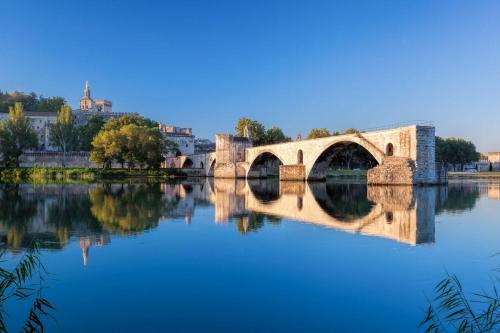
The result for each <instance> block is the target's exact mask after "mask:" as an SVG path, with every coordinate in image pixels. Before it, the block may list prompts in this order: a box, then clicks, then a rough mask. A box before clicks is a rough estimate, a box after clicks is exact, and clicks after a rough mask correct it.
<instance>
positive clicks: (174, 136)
mask: <svg viewBox="0 0 500 333" xmlns="http://www.w3.org/2000/svg"><path fill="white" fill-rule="evenodd" d="M158 127H159V129H160V132H161V133H162V134H163V137H164V138H165V139H166V140H169V141H172V142H175V143H176V144H177V146H178V147H179V151H180V153H181V154H182V155H193V154H194V147H195V138H194V135H193V130H192V129H191V128H184V127H177V126H170V125H166V124H160V125H159V126H158Z"/></svg>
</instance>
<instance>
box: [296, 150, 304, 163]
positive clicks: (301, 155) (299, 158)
mask: <svg viewBox="0 0 500 333" xmlns="http://www.w3.org/2000/svg"><path fill="white" fill-rule="evenodd" d="M303 163H304V152H302V149H299V151H298V152H297V164H303Z"/></svg>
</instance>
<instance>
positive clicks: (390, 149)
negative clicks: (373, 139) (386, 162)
mask: <svg viewBox="0 0 500 333" xmlns="http://www.w3.org/2000/svg"><path fill="white" fill-rule="evenodd" d="M385 154H386V155H387V156H392V155H394V145H393V144H392V143H390V142H389V143H388V144H387V146H386V147H385Z"/></svg>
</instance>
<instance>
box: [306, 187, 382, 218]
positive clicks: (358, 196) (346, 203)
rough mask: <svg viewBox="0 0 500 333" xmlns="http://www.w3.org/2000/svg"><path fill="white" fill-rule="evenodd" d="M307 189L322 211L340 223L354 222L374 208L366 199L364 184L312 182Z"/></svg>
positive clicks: (373, 204) (372, 203)
mask: <svg viewBox="0 0 500 333" xmlns="http://www.w3.org/2000/svg"><path fill="white" fill-rule="evenodd" d="M309 187H310V189H311V192H312V194H313V196H314V199H315V200H316V202H317V203H318V205H319V206H320V207H321V208H322V209H323V211H324V212H325V213H327V214H328V215H330V216H331V217H333V218H335V219H336V220H338V221H340V222H345V223H351V222H356V221H357V220H359V219H361V218H363V217H365V216H368V215H369V214H370V213H371V212H372V209H373V207H374V206H375V203H374V202H372V201H370V200H369V199H368V197H367V185H366V184H337V183H330V182H321V183H319V182H314V183H310V184H309Z"/></svg>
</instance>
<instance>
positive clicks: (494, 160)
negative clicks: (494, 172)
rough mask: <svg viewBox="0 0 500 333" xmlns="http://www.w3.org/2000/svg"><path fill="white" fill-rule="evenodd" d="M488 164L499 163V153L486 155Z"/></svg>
mask: <svg viewBox="0 0 500 333" xmlns="http://www.w3.org/2000/svg"><path fill="white" fill-rule="evenodd" d="M488 162H490V163H500V152H499V151H496V152H489V153H488Z"/></svg>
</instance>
